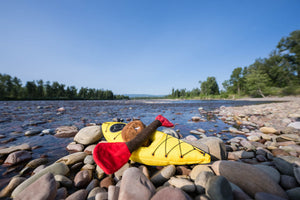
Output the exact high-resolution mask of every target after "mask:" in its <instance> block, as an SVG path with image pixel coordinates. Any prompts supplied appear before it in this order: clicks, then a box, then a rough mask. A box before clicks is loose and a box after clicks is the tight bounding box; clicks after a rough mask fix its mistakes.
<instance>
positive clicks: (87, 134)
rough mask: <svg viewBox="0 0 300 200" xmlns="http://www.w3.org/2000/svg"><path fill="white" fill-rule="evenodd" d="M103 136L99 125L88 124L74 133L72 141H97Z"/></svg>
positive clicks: (90, 142)
mask: <svg viewBox="0 0 300 200" xmlns="http://www.w3.org/2000/svg"><path fill="white" fill-rule="evenodd" d="M102 137H103V133H102V131H101V127H100V126H88V127H84V128H83V129H80V130H79V132H78V133H77V134H76V135H75V137H74V141H75V142H77V143H80V144H83V145H89V144H93V143H96V142H98V141H99V140H100V139H101V138H102Z"/></svg>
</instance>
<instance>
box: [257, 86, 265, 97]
mask: <svg viewBox="0 0 300 200" xmlns="http://www.w3.org/2000/svg"><path fill="white" fill-rule="evenodd" d="M258 92H259V94H260V95H261V96H262V98H265V95H264V94H263V93H262V91H261V89H260V88H258Z"/></svg>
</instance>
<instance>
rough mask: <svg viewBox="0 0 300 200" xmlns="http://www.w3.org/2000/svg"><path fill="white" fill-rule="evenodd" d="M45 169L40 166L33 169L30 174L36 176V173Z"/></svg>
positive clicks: (43, 166) (44, 166)
mask: <svg viewBox="0 0 300 200" xmlns="http://www.w3.org/2000/svg"><path fill="white" fill-rule="evenodd" d="M45 168H46V165H40V166H38V167H37V168H35V169H34V170H33V172H32V175H34V174H37V173H38V172H40V171H42V170H43V169H45Z"/></svg>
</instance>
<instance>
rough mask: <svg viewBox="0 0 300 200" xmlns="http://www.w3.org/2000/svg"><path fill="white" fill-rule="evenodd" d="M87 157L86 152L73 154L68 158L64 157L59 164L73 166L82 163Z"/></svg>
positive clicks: (58, 161)
mask: <svg viewBox="0 0 300 200" xmlns="http://www.w3.org/2000/svg"><path fill="white" fill-rule="evenodd" d="M85 156H86V153H84V152H77V153H72V154H69V155H67V156H64V157H62V158H60V159H59V160H57V161H56V162H57V163H64V164H66V165H73V164H75V163H78V162H82V161H83V160H84V158H85Z"/></svg>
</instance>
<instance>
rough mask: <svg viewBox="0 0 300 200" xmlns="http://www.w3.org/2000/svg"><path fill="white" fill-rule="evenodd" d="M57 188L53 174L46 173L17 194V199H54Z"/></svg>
mask: <svg viewBox="0 0 300 200" xmlns="http://www.w3.org/2000/svg"><path fill="white" fill-rule="evenodd" d="M56 192H57V188H56V181H55V179H54V176H53V174H51V173H46V174H45V175H43V176H41V177H40V178H39V179H37V180H36V181H35V182H33V183H32V184H30V185H29V186H28V187H26V188H25V189H24V190H23V191H22V192H20V193H19V194H18V195H16V196H15V198H14V199H15V200H27V199H28V200H32V199H36V200H54V198H55V196H56Z"/></svg>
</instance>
